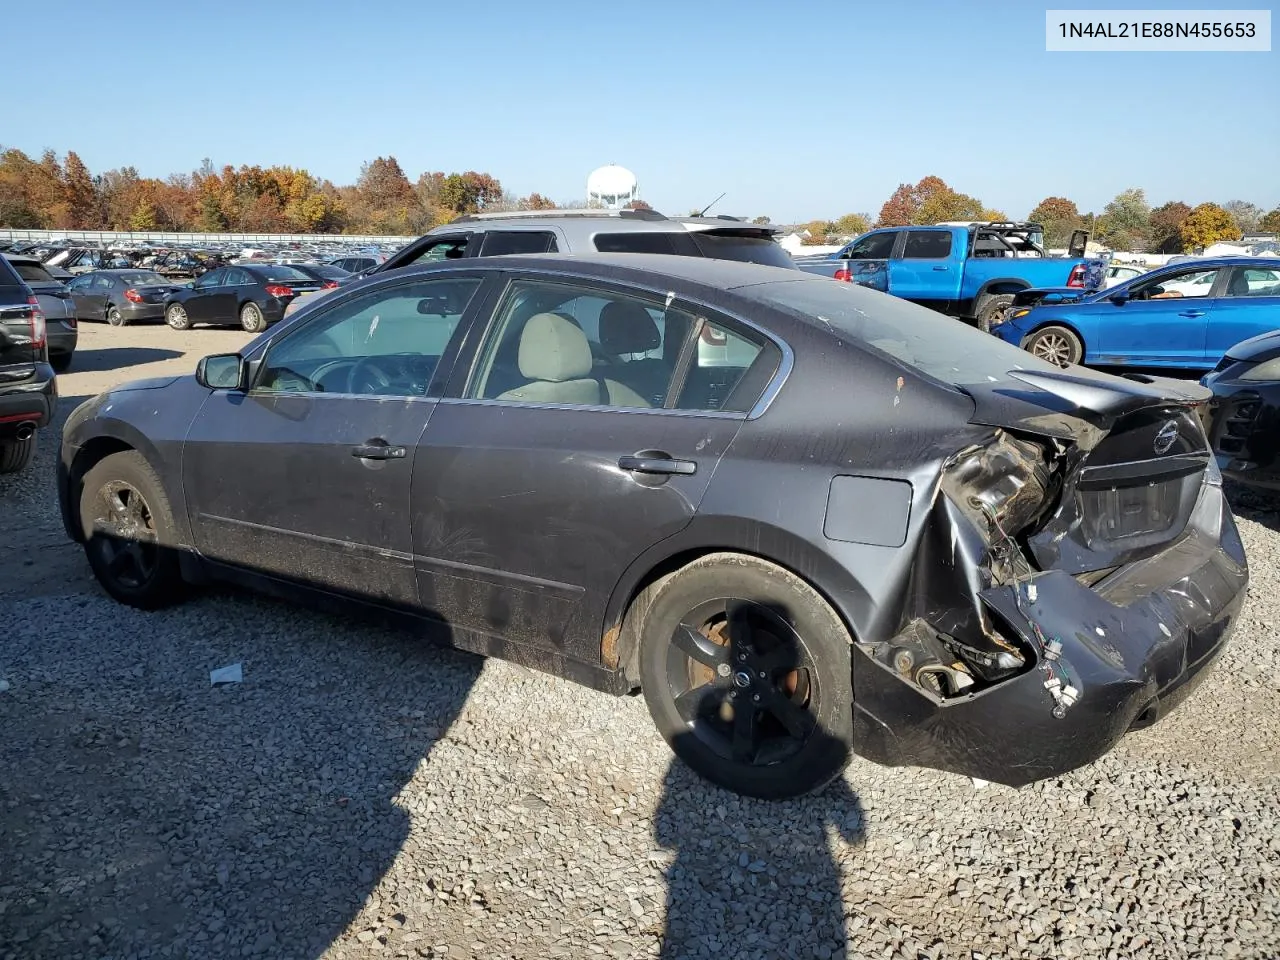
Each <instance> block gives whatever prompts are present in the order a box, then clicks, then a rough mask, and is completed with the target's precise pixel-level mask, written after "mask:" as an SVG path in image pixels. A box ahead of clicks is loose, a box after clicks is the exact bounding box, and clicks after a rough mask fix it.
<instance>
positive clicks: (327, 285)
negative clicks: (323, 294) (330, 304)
mask: <svg viewBox="0 0 1280 960" xmlns="http://www.w3.org/2000/svg"><path fill="white" fill-rule="evenodd" d="M337 286H338V281H337V280H326V281H325V282H324V284H323V285H322V286H321V287H320V289H321V290H333V289H335V288H336V287H337Z"/></svg>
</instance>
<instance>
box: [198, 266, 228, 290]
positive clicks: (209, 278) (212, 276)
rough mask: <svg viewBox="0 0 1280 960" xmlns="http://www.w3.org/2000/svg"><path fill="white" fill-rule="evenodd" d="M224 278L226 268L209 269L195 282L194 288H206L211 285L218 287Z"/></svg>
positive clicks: (225, 276)
mask: <svg viewBox="0 0 1280 960" xmlns="http://www.w3.org/2000/svg"><path fill="white" fill-rule="evenodd" d="M226 278H227V271H226V270H211V271H209V272H208V273H206V274H205V275H204V276H203V277H201V278H200V279H199V280H197V281H196V282H195V288H196V289H197V290H208V289H210V288H211V287H220V286H222V284H223V282H224V281H225V280H226Z"/></svg>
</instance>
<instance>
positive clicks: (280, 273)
mask: <svg viewBox="0 0 1280 960" xmlns="http://www.w3.org/2000/svg"><path fill="white" fill-rule="evenodd" d="M257 269H258V272H259V273H261V274H262V275H263V276H264V277H266V278H267V280H268V281H270V282H275V281H277V280H293V281H295V282H296V281H298V280H301V281H303V282H306V281H307V280H310V279H311V277H308V276H307V275H306V274H305V273H303V272H302V271H301V270H295V269H293V267H286V266H281V265H272V266H270V267H258V268H257Z"/></svg>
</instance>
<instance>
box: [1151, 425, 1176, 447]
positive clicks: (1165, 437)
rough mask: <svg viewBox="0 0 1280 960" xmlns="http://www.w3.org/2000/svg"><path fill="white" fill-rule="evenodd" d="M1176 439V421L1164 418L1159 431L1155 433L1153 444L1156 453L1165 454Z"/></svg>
mask: <svg viewBox="0 0 1280 960" xmlns="http://www.w3.org/2000/svg"><path fill="white" fill-rule="evenodd" d="M1177 439H1178V421H1176V420H1166V421H1165V423H1164V426H1162V427H1161V428H1160V432H1159V433H1157V434H1156V442H1155V444H1154V446H1155V449H1156V453H1157V454H1165V453H1168V452H1169V448H1170V447H1172V446H1173V444H1174V441H1175V440H1177Z"/></svg>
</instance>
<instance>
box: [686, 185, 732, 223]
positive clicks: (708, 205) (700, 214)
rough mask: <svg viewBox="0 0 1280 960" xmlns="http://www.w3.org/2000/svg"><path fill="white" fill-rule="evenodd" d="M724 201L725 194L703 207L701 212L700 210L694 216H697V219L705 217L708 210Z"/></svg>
mask: <svg viewBox="0 0 1280 960" xmlns="http://www.w3.org/2000/svg"><path fill="white" fill-rule="evenodd" d="M726 192H728V191H726ZM723 199H724V194H723V193H722V194H720V196H718V197H716V198H715V199H714V200H712V201H711V202H710V203H708V204H707V205H706V206H705V207H703V208H702V209H701V210H699V211H698V212H697V213H695V214H694V216H695V217H705V216H706V215H707V211H708V210H710V209H711V208H712V207H714V206H715V205H716V204H717V203H719V202H720V201H721V200H723Z"/></svg>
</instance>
